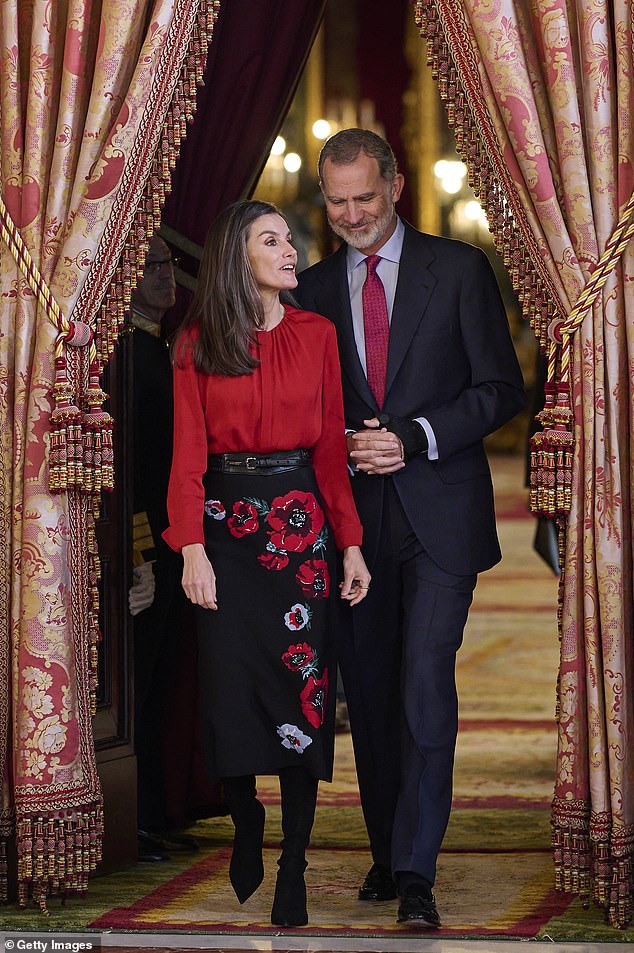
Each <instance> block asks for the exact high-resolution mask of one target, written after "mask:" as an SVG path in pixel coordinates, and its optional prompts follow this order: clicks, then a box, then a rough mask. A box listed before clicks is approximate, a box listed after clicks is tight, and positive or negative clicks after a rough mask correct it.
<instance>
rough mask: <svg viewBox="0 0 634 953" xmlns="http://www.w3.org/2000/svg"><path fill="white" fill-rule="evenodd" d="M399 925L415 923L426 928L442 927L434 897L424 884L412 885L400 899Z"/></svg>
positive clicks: (397, 919)
mask: <svg viewBox="0 0 634 953" xmlns="http://www.w3.org/2000/svg"><path fill="white" fill-rule="evenodd" d="M399 900H400V903H399V907H398V915H397V917H396V922H397V923H414V924H419V925H420V926H426V927H434V928H435V927H439V926H441V923H440V917H439V916H438V910H437V909H436V900H435V899H434V895H433V893H432V892H431V890H430V889H429V887H426V886H425V885H424V884H410V885H409V887H406V888H405V890H404V891H403V893H402V894H401V896H400V897H399Z"/></svg>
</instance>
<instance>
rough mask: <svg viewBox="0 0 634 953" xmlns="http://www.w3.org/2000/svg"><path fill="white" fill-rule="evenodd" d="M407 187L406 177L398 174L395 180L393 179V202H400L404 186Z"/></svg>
mask: <svg viewBox="0 0 634 953" xmlns="http://www.w3.org/2000/svg"><path fill="white" fill-rule="evenodd" d="M404 185H405V176H404V175H402V173H400V172H397V173H396V175H395V176H394V178H393V179H392V201H393V202H398V200H399V199H400V197H401V192H402V191H403V186H404Z"/></svg>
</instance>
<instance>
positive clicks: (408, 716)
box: [339, 474, 477, 884]
mask: <svg viewBox="0 0 634 953" xmlns="http://www.w3.org/2000/svg"><path fill="white" fill-rule="evenodd" d="M375 479H377V480H382V481H383V498H382V518H381V524H380V534H379V540H378V547H377V550H376V553H377V555H376V559H375V560H374V562H373V565H372V566H371V567H370V569H371V572H372V583H371V587H370V591H369V593H368V595H367V597H366V599H365V600H364V601H363V602H362V603H360V604H359V605H358V606H355V607H354V608H352V610H351V612H350V616H351V620H350V624H348V625H346V626H344V628H343V631H342V637H341V639H340V643H341V644H340V646H339V659H340V666H341V672H342V676H343V681H344V687H345V690H346V699H347V702H348V710H349V715H350V725H351V731H352V739H353V745H354V752H355V760H356V765H357V774H358V779H359V789H360V795H361V804H362V808H363V813H364V818H365V822H366V826H367V829H368V835H369V838H370V846H371V850H372V856H373V859H374V861H375V862H377V863H380V864H383V865H384V866H387V867H388V868H389V867H391V869H392V871H393V872H394V873H397V872H399V871H411V872H413V873H416V874H418V875H419V876H420V877H422V878H424V879H425V880H426V881H428V882H429V884H433V883H434V880H435V876H436V859H437V856H438V853H439V851H440V845H441V843H442V839H443V836H444V833H445V830H446V827H447V823H448V820H449V813H450V809H451V796H452V775H453V762H454V752H455V744H456V736H457V731H458V698H457V692H456V683H455V662H456V652H457V651H458V649H459V647H460V645H461V643H462V637H463V630H464V626H465V623H466V620H467V614H468V611H469V607H470V605H471V602H472V599H473V591H474V589H475V584H476V581H477V576H476V575H475V574H473V575H467V576H463V575H455V574H453V573H450V572H447V571H446V570H444V569H441V568H440V567H439V566H438V565H437V564H436V563H434V561H433V560H432V559H431V558H430V557H429V555H428V554H427V552H426V551H425V549H424V548H423V547H422V545H421V543H420V541H419V540H418V538H417V537H416V535H415V533H414V531H413V529H412V527H411V524H410V522H409V520H408V519H407V516H406V515H405V512H404V510H403V507H402V505H401V502H400V499H399V497H398V493H397V491H396V489H395V486H394V483H393V480H392V478H391V477H373V476H366V475H364V474H359V475H357V476H355V477H353V480H360V481H362V480H375ZM360 492H362V484H359V485H358V486H355V495H356V494H357V493H360ZM455 544H456V546H459V545H460V540H459V539H456V541H455Z"/></svg>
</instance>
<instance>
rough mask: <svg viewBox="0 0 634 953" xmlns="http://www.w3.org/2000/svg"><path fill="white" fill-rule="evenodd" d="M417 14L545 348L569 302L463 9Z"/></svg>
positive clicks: (461, 150) (436, 8) (464, 153)
mask: <svg viewBox="0 0 634 953" xmlns="http://www.w3.org/2000/svg"><path fill="white" fill-rule="evenodd" d="M414 17H415V21H416V24H417V25H418V27H419V30H420V33H421V37H422V38H423V39H424V40H425V41H426V44H427V63H428V65H429V66H430V67H431V70H432V75H433V77H434V79H435V80H436V83H437V86H438V90H439V93H440V97H441V99H442V101H443V103H444V105H445V108H446V110H447V119H448V122H449V125H450V126H451V127H452V128H453V130H454V135H455V139H456V150H457V152H458V154H459V155H460V156H461V157H462V159H463V160H464V162H465V164H466V165H467V169H468V173H469V185H470V186H471V188H472V190H473V192H474V193H475V194H476V195H477V196H478V197H479V199H480V202H481V204H482V206H483V208H484V209H485V211H486V215H487V219H488V222H489V230H490V232H491V235H492V237H493V241H494V243H495V246H496V248H497V250H498V252H499V253H500V255H501V256H502V258H503V260H504V264H505V266H506V268H507V270H508V273H509V277H510V279H511V282H512V284H513V287H514V289H515V291H516V293H517V296H518V299H519V301H520V303H521V305H522V310H523V312H524V314H525V316H526V317H527V319H528V320H529V322H530V325H531V327H532V328H533V330H534V332H535V335H536V336H537V339H538V340H539V342H540V346H541V347H542V349H545V348H546V347H547V346H548V328H549V326H550V324H551V322H552V321H553V319H559V320H563V316H564V314H565V307H564V305H563V303H562V302H561V300H560V298H559V294H558V291H557V289H556V287H555V286H554V284H553V283H552V279H551V277H550V275H549V273H548V271H547V269H546V267H545V266H544V264H543V262H542V258H541V255H540V253H539V248H538V246H537V243H536V241H535V236H534V235H533V231H532V228H531V226H530V223H529V222H528V219H527V217H526V213H525V211H524V209H523V207H522V204H521V201H520V198H519V195H518V192H517V187H516V185H515V182H514V180H513V178H512V176H511V174H510V172H509V170H508V168H507V165H506V163H505V162H504V158H503V156H502V155H501V154H500V147H499V142H498V138H497V134H496V132H495V128H494V126H493V122H492V120H491V116H490V113H489V109H488V105H487V103H486V100H485V99H484V96H483V92H482V84H481V82H480V75H479V72H478V67H477V63H476V60H475V57H474V54H473V49H472V45H471V39H470V34H469V29H468V25H467V22H466V19H465V16H464V11H463V10H462V7H461V5H456V4H453V3H451V2H450V0H417V2H416V4H415V12H414Z"/></svg>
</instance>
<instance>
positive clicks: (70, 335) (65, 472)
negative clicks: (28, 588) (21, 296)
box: [0, 196, 112, 493]
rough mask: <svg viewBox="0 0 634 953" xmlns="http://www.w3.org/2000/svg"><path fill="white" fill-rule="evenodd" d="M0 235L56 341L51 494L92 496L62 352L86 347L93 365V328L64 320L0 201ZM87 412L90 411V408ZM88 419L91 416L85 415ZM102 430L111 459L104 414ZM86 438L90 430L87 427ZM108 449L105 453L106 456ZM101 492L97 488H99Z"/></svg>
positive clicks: (107, 483) (89, 460)
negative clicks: (80, 492)
mask: <svg viewBox="0 0 634 953" xmlns="http://www.w3.org/2000/svg"><path fill="white" fill-rule="evenodd" d="M0 235H1V236H2V239H3V240H4V242H5V244H6V245H7V247H8V248H9V249H10V251H11V254H12V255H13V258H14V260H15V262H16V264H17V266H18V268H19V269H20V271H21V272H22V274H23V275H24V277H25V278H26V280H27V282H28V285H29V287H30V288H31V291H32V292H33V294H34V295H35V297H36V299H37V300H38V301H39V303H40V305H41V306H42V307H43V308H44V311H45V313H46V315H47V317H48V318H49V320H50V321H51V322H52V324H53V325H54V326H55V328H56V329H57V332H58V333H57V338H56V340H55V360H54V369H55V381H54V384H53V387H52V396H53V403H54V406H53V410H52V412H51V419H50V428H49V429H50V436H51V443H50V453H49V488H50V490H51V492H52V493H59V492H62V491H64V490H71V489H77V490H83V491H84V492H89V493H90V492H95V490H94V485H95V482H96V481H95V479H94V476H93V470H94V460H95V457H94V455H91V454H90V453H88V452H86V449H85V444H86V441H87V433H86V432H85V429H84V422H85V421H84V420H82V415H81V410H80V407H79V406H78V405H77V403H76V402H75V397H76V394H75V388H74V387H73V385H72V384H71V382H70V381H69V379H68V361H67V351H66V348H67V347H69V346H72V347H76V348H85V347H87V348H88V351H89V359H90V362H91V365H94V363H95V362H96V360H97V351H96V348H95V344H94V339H93V332H92V329H91V328H90V327H89V326H88V325H86V324H84V323H82V322H79V321H77V322H75V321H68V319H67V318H66V317H65V315H64V313H63V312H62V310H61V308H60V306H59V305H58V303H57V301H56V300H55V297H54V295H53V293H52V292H51V290H50V288H49V287H48V285H47V283H46V281H45V280H44V277H43V275H42V273H41V272H40V270H39V268H38V267H37V265H36V264H35V262H34V261H33V258H32V256H31V253H30V252H29V249H28V248H27V246H26V243H25V242H24V240H23V238H22V236H21V235H20V232H19V231H18V229H17V227H16V226H15V223H14V222H13V219H12V218H11V215H10V214H9V210H8V208H7V206H6V204H5V202H4V200H3V199H2V196H0ZM91 411H92V408H91ZM93 416H94V411H93ZM89 418H90V415H89ZM100 425H101V427H102V434H103V435H102V437H101V441H102V443H103V445H104V455H105V456H106V457H108V456H109V455H111V450H112V438H111V436H110V438H109V434H111V431H112V421H111V419H110V417H109V415H108V414H106V415H105V416H104V418H103V419H101V420H100ZM87 432H88V434H89V433H90V425H89V427H88V431H87ZM108 447H109V450H110V453H109V452H108ZM105 474H106V476H105V480H103V481H101V482H102V484H103V486H104V487H106V488H108V489H110V488H111V487H112V478H111V475H110V472H109V471H108V470H106V471H105ZM100 489H101V486H100Z"/></svg>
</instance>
